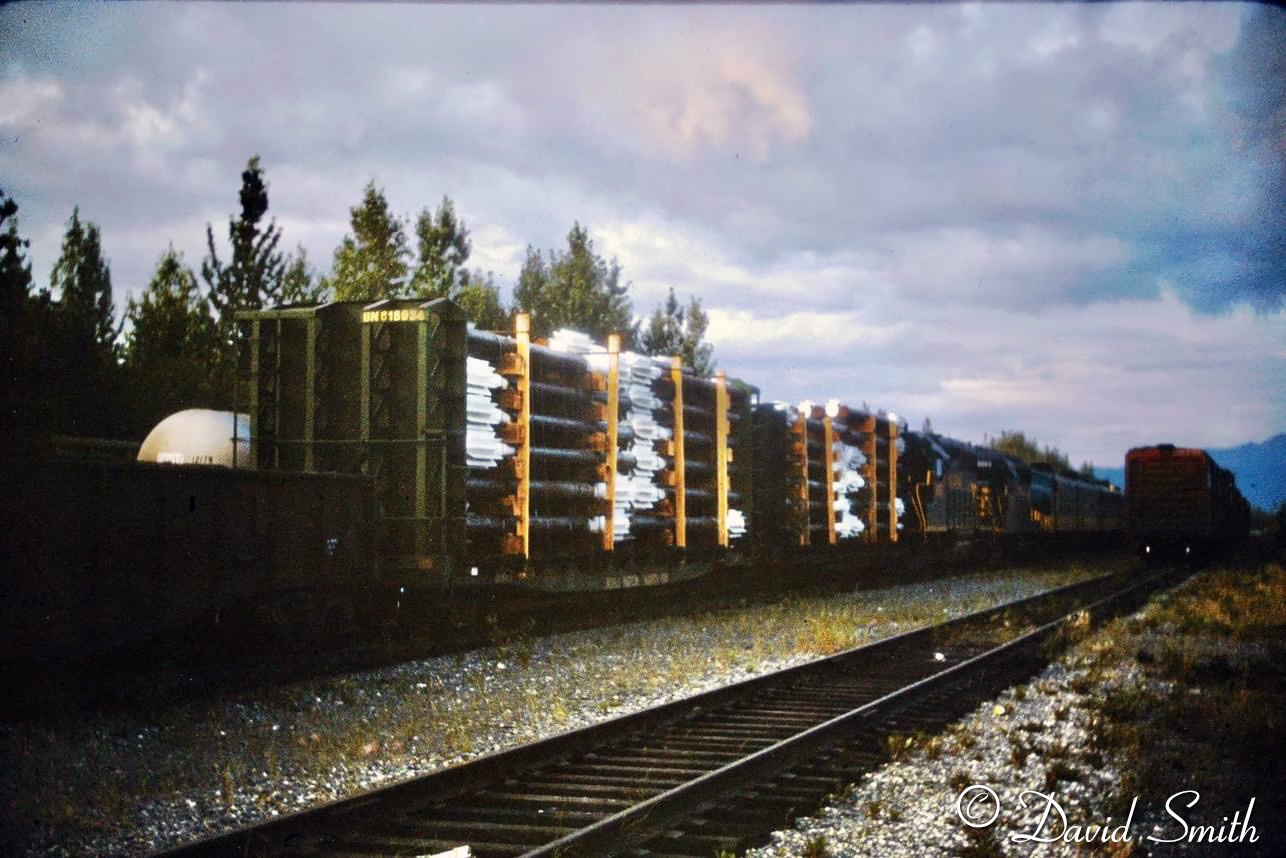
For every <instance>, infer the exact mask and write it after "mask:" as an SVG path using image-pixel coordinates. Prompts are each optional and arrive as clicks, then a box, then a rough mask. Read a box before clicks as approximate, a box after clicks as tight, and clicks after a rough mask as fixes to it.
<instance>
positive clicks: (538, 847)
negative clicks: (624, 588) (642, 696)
mask: <svg viewBox="0 0 1286 858" xmlns="http://www.w3.org/2000/svg"><path fill="white" fill-rule="evenodd" d="M1120 579H1121V576H1119V575H1113V576H1105V577H1103V578H1098V579H1092V580H1091V581H1086V582H1080V583H1077V584H1071V585H1067V586H1065V587H1061V588H1057V589H1055V590H1052V591H1048V592H1046V593H1042V594H1037V595H1035V596H1031V597H1027V598H1024V599H1019V600H1016V601H1013V602H1009V603H1005V604H1002V605H998V606H996V607H993V608H990V609H987V610H984V611H979V612H975V613H973V614H969V615H966V616H964V617H960V618H957V619H955V620H951V621H949V622H946V623H942V624H938V625H934V626H926V627H922V628H919V629H915V630H911V631H908V632H904V633H901V634H898V635H896V636H893V637H890V638H885V639H884V640H881V641H877V642H875V643H873V644H869V645H866V646H863V647H859V648H856V649H851V650H848V651H845V652H842V653H838V654H836V655H832V656H829V657H827V658H823V659H819V660H816V661H813V662H809V663H807V664H804V665H799V666H796V667H793V668H787V669H784V670H780V671H776V672H773V673H770V674H765V675H762V676H759V677H756V678H753V679H750V680H747V681H745V682H742V683H738V684H736V685H732V686H726V687H723V688H718V689H714V690H712V691H707V692H704V693H702V694H699V695H696V696H695V697H692V698H688V699H685V700H678V701H673V702H671V703H667V704H663V705H661V706H658V707H654V708H652V709H648V710H644V711H641V712H636V713H633V714H630V715H626V716H622V717H619V718H615V719H612V720H610V721H606V722H601V723H599V724H596V725H592V726H590V727H588V728H585V729H581V730H575V731H570V732H567V733H563V734H560V735H557V736H553V737H550V738H547V739H544V740H540V741H537V742H533V743H530V744H527V745H523V746H520V747H516V748H513V749H510V750H507V751H502V752H498V753H495V754H491V755H488V756H484V757H481V758H478V759H476V760H474V761H472V762H470V763H468V764H465V765H462V766H458V767H455V768H451V769H446V770H441V771H438V772H433V773H430V774H428V775H424V776H421V777H419V778H416V779H414V780H411V781H407V782H404V783H401V784H396V785H393V786H390V787H384V788H380V789H376V790H373V791H371V792H369V793H366V794H364V795H359V796H355V797H352V798H349V799H344V800H340V801H337V802H333V803H331V804H329V805H325V806H323V807H321V808H318V809H314V810H311V811H302V812H299V813H295V814H292V815H289V816H286V817H282V818H278V819H276V820H272V821H270V822H267V823H264V824H260V825H255V826H251V827H248V828H243V829H240V830H237V831H234V832H231V833H228V834H224V835H221V836H218V837H214V838H211V839H208V840H204V841H200V842H197V843H194V844H191V845H189V846H186V847H181V848H179V849H175V850H172V851H170V852H166V853H163V854H165V855H167V856H206V855H276V854H284V855H305V854H308V855H327V854H337V853H340V854H346V855H354V854H372V855H373V854H381V853H382V852H384V851H385V850H387V849H391V848H396V849H403V850H410V851H409V852H408V853H407V854H417V853H418V854H424V853H425V852H432V851H440V850H443V849H445V848H449V847H450V845H451V844H455V845H462V844H464V843H469V844H471V845H472V846H473V847H474V848H475V849H476V850H478V852H479V853H480V854H497V855H500V854H506V855H518V854H524V855H528V856H537V855H554V854H559V855H566V856H572V855H604V854H608V851H610V850H614V849H619V848H622V847H624V846H625V845H627V844H630V843H639V842H641V841H644V840H646V839H647V838H648V837H650V836H653V835H655V834H656V833H657V832H658V831H659V830H660V829H661V828H664V827H667V826H671V825H673V824H674V821H675V820H677V819H679V818H681V817H683V816H685V815H689V814H691V813H692V812H693V811H694V810H695V811H700V810H702V809H703V808H706V807H708V806H709V805H710V804H711V803H712V802H715V801H717V800H719V798H720V797H721V796H726V795H728V794H730V793H733V792H735V791H736V790H737V789H738V788H739V787H740V786H744V785H745V784H746V783H747V782H748V780H755V779H763V778H765V777H768V776H769V775H770V774H771V773H773V772H774V771H778V772H779V771H780V770H781V769H782V767H783V766H788V765H790V764H791V763H792V762H797V761H798V760H799V759H801V757H807V756H808V755H809V754H816V753H817V752H818V751H819V749H821V748H822V747H823V746H824V745H825V744H826V743H827V742H832V743H833V742H834V741H835V740H836V739H837V737H839V738H842V737H843V736H845V735H847V733H848V731H850V730H851V729H856V728H857V727H858V726H859V725H860V724H862V723H865V722H866V721H867V720H869V716H870V715H872V714H874V713H877V712H881V711H884V710H886V709H888V708H889V707H890V706H891V705H893V703H894V702H895V701H897V700H899V699H906V698H907V697H909V696H912V695H914V694H923V693H925V691H926V690H928V689H932V688H936V687H939V686H940V685H941V684H943V683H946V682H950V681H953V680H954V679H956V678H958V677H960V676H961V675H963V673H964V672H965V671H967V670H970V669H974V667H973V666H976V665H978V664H981V663H983V662H981V661H979V658H980V656H978V655H977V654H974V655H971V656H970V657H969V658H968V659H966V660H964V661H961V662H959V663H958V664H953V665H951V666H950V667H947V668H946V669H943V670H934V672H933V673H932V675H929V676H923V675H921V676H918V677H914V678H911V679H909V680H908V679H907V678H906V677H900V678H899V677H893V676H887V675H886V676H883V677H881V675H880V673H881V672H880V668H882V667H884V668H888V667H892V668H894V669H895V671H896V669H898V668H899V666H900V663H901V662H906V661H907V660H906V659H901V660H900V661H899V659H898V658H897V656H899V654H902V653H905V652H906V650H907V649H912V650H914V649H916V648H922V647H923V646H925V645H926V644H929V645H932V644H934V642H935V641H938V640H941V639H940V638H939V637H938V636H940V635H942V634H943V633H944V632H950V631H952V630H957V629H962V628H966V627H967V626H969V625H972V624H985V623H989V622H990V621H991V620H993V619H995V618H998V617H1001V616H1004V615H1005V614H1006V613H1007V612H1013V611H1017V610H1021V609H1024V608H1029V607H1032V606H1035V605H1037V604H1039V603H1040V602H1043V601H1053V602H1057V601H1058V600H1060V599H1072V600H1076V599H1077V598H1078V597H1079V598H1082V599H1092V600H1093V601H1092V605H1091V608H1090V609H1091V610H1094V609H1097V606H1099V605H1102V604H1104V602H1105V600H1104V598H1103V597H1102V594H1101V593H1102V590H1103V589H1104V588H1105V587H1109V586H1111V587H1115V586H1116V585H1117V583H1118V582H1119V581H1120ZM1142 586H1144V585H1142V584H1137V583H1136V584H1133V585H1131V586H1129V587H1127V588H1125V590H1123V591H1119V592H1114V593H1113V594H1112V596H1110V597H1108V598H1109V599H1111V598H1120V596H1121V593H1122V592H1136V591H1138V590H1139V588H1140V587H1142ZM1064 621H1065V618H1060V619H1058V620H1055V621H1053V622H1050V623H1045V624H1044V625H1042V626H1041V627H1039V628H1038V629H1037V630H1036V631H1035V632H1030V633H1028V634H1026V635H1023V636H1021V637H1020V638H1018V639H1016V640H1015V641H1011V642H1010V643H1008V644H1005V645H1004V646H1003V647H1000V648H997V650H996V651H997V652H1009V651H1012V650H1013V649H1014V648H1015V647H1018V646H1022V645H1023V643H1022V642H1025V641H1030V640H1032V639H1033V637H1032V636H1033V635H1036V634H1048V633H1049V632H1050V630H1051V629H1053V628H1056V627H1058V626H1059V625H1061V623H1063V622H1064ZM992 657H998V656H992ZM921 663H922V661H921ZM966 665H969V666H970V667H967V666H966ZM871 666H874V667H875V669H874V670H867V672H866V673H862V672H861V669H863V668H869V667H871ZM854 667H856V668H858V670H854V669H853V668H854ZM846 668H848V669H847V670H846ZM834 674H838V675H834ZM894 679H896V680H897V681H896V682H893V684H891V685H890V684H889V683H890V682H892V681H893V680H894ZM822 680H826V681H825V682H822ZM837 680H842V681H837ZM810 683H811V684H810ZM783 688H791V689H794V690H792V691H790V692H789V693H774V692H775V690H776V691H780V689H783ZM899 695H902V697H899ZM756 699H757V700H758V701H759V710H758V712H755V711H753V710H750V709H749V708H748V710H747V714H740V713H739V712H738V710H736V709H735V708H733V707H732V706H730V705H729V704H731V703H733V702H734V701H737V700H746V701H751V702H752V705H753V704H754V701H755V700H756ZM765 701H766V702H765ZM837 706H838V707H839V708H838V711H837V710H836V707H837ZM707 716H708V717H707ZM703 718H705V719H706V721H702V719H703ZM720 719H721V720H720ZM676 730H677V732H676ZM665 731H670V732H671V733H672V735H671V736H669V737H667V736H665V735H663V734H664V733H665ZM658 734H662V735H658ZM667 742H669V743H672V744H673V749H671V748H670V747H669V746H668V745H667ZM640 743H641V746H640ZM742 747H744V748H750V749H751V752H750V753H748V754H745V753H742V751H741V750H738V749H739V748H742ZM560 766H561V767H562V771H559V769H558V767H560ZM524 779H525V784H526V785H525V786H524ZM506 784H507V785H508V786H506ZM485 790H490V791H491V792H489V793H488V792H485ZM622 790H625V791H626V792H629V791H631V790H637V791H638V792H639V793H640V796H641V799H639V800H633V799H630V800H627V799H626V798H624V797H623V795H622ZM648 792H651V793H652V794H651V795H646V793H648ZM479 797H481V798H479ZM453 801H454V802H456V803H455V804H454V805H452V804H451V802H453ZM484 805H490V807H489V808H488V807H484ZM546 806H548V807H551V808H553V807H557V808H560V810H558V811H556V812H553V813H548V814H546V813H545V812H544V808H545V807H546ZM442 808H445V810H442V811H441V813H439V817H440V818H432V814H433V813H434V812H437V811H438V810H439V809H442ZM426 813H427V814H429V816H428V817H425V816H423V814H426ZM560 820H561V821H560ZM524 844H525V845H524Z"/></svg>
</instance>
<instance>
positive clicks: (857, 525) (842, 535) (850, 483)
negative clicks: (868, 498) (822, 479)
mask: <svg viewBox="0 0 1286 858" xmlns="http://www.w3.org/2000/svg"><path fill="white" fill-rule="evenodd" d="M835 453H836V456H835V512H837V513H839V518H838V519H837V520H836V522H835V536H836V537H837V538H839V539H853V538H855V537H858V536H861V535H862V531H864V530H866V522H864V521H862V519H861V518H860V517H859V516H858V515H857V514H856V513H855V512H853V499H854V498H855V497H856V495H857V493H858V492H859V491H861V489H862V487H863V486H865V485H866V480H865V479H863V478H862V474H861V473H860V471H861V467H862V466H863V465H865V464H866V456H865V455H864V454H863V453H862V451H861V450H860V449H858V448H857V447H854V446H853V445H851V444H845V443H844V442H843V441H836V442H835Z"/></svg>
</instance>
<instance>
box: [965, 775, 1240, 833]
mask: <svg viewBox="0 0 1286 858" xmlns="http://www.w3.org/2000/svg"><path fill="white" fill-rule="evenodd" d="M1189 796H1190V798H1189V799H1188V800H1187V801H1186V803H1185V801H1184V799H1185V798H1186V797H1189ZM1029 800H1030V801H1029ZM1200 800H1201V793H1199V792H1197V791H1196V790H1195V789H1186V790H1182V791H1180V792H1176V793H1175V794H1174V795H1172V796H1170V797H1169V798H1168V799H1166V801H1165V812H1166V813H1167V814H1169V815H1170V817H1171V818H1172V819H1174V821H1175V823H1177V825H1171V826H1170V827H1171V828H1174V829H1177V830H1178V833H1177V834H1176V836H1174V837H1157V836H1155V835H1154V834H1149V835H1147V836H1146V837H1137V836H1136V835H1135V834H1134V833H1133V832H1132V831H1131V830H1130V828H1131V826H1132V825H1133V824H1134V811H1135V810H1136V809H1137V808H1138V804H1139V798H1138V796H1135V797H1134V800H1133V801H1131V802H1130V812H1129V813H1128V814H1127V815H1126V817H1125V821H1124V822H1122V823H1121V824H1120V825H1117V826H1113V825H1112V817H1110V816H1109V817H1108V818H1107V820H1106V821H1104V822H1102V823H1099V824H1092V823H1091V824H1086V825H1068V824H1067V814H1066V813H1064V812H1063V807H1062V805H1060V804H1059V803H1058V799H1057V798H1056V794H1055V793H1053V792H1050V793H1042V792H1038V791H1037V790H1034V789H1027V790H1023V791H1022V792H1021V793H1019V795H1018V804H1019V808H1018V809H1020V810H1029V809H1033V808H1034V809H1037V810H1040V818H1039V819H1038V820H1037V822H1036V824H1035V825H1034V826H1033V827H1031V828H1030V829H1029V830H1023V831H1014V832H1011V833H1010V835H1009V839H1010V840H1012V841H1013V842H1014V843H1125V842H1127V841H1132V840H1137V841H1149V842H1151V843H1243V842H1244V843H1257V842H1258V841H1259V832H1258V831H1257V830H1256V829H1255V826H1253V825H1251V824H1250V814H1251V812H1252V811H1253V810H1254V809H1255V799H1254V798H1251V800H1250V803H1249V804H1248V805H1246V813H1245V816H1243V815H1242V813H1241V811H1237V812H1235V813H1234V814H1233V815H1232V820H1231V821H1229V819H1228V817H1226V816H1225V817H1223V822H1222V824H1220V825H1193V824H1191V823H1189V822H1188V820H1187V819H1185V818H1184V816H1183V815H1182V814H1181V813H1180V812H1179V810H1178V809H1176V808H1180V807H1182V808H1183V809H1186V810H1191V809H1192V808H1193V807H1195V806H1196V804H1197V802H1198V801H1200ZM1000 811H1001V803H1000V796H998V795H996V791H995V790H993V789H992V788H991V787H989V786H986V785H984V784H974V785H972V786H968V787H965V788H964V790H962V791H961V793H960V795H959V796H957V798H956V814H957V815H958V816H959V817H960V819H961V821H963V822H964V824H965V825H968V826H969V827H970V828H988V827H990V826H991V825H992V824H994V823H995V821H996V820H997V819H999V818H1000ZM1162 833H1167V832H1162Z"/></svg>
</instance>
